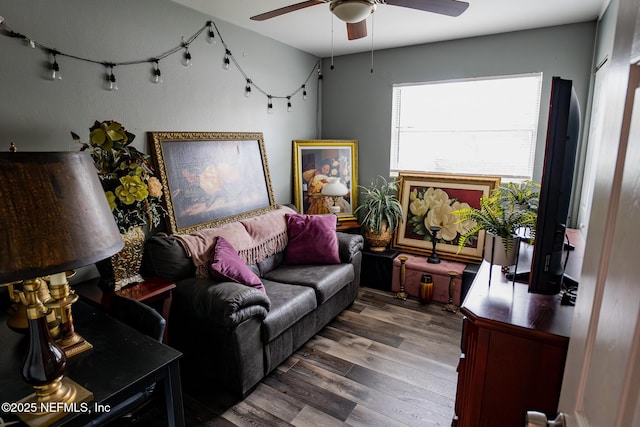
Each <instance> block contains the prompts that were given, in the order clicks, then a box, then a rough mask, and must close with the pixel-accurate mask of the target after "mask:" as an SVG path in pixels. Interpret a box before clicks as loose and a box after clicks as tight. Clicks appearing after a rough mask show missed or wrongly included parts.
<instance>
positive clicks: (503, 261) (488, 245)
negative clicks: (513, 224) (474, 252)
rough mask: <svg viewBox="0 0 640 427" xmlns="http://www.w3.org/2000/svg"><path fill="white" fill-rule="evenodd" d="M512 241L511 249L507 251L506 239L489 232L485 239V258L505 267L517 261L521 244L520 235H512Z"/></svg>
mask: <svg viewBox="0 0 640 427" xmlns="http://www.w3.org/2000/svg"><path fill="white" fill-rule="evenodd" d="M510 239H511V241H512V243H510V244H508V245H507V246H509V247H510V248H509V249H510V250H509V251H507V249H506V246H505V243H506V242H505V241H504V240H505V239H504V238H502V237H500V236H496V235H495V234H492V233H487V234H486V237H485V240H484V259H485V260H486V261H489V262H493V264H495V265H502V266H504V267H507V266H510V265H514V264H515V263H516V254H517V253H518V246H519V245H520V237H517V236H512V237H510Z"/></svg>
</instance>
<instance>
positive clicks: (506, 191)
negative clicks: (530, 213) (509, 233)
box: [494, 180, 540, 210]
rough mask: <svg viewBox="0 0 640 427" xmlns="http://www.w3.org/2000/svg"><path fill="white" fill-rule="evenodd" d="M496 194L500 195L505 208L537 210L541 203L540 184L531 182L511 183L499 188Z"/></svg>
mask: <svg viewBox="0 0 640 427" xmlns="http://www.w3.org/2000/svg"><path fill="white" fill-rule="evenodd" d="M494 193H496V194H498V196H499V197H500V203H501V204H503V205H504V206H513V207H514V208H515V209H520V210H527V209H529V210H531V209H536V208H537V207H538V203H539V202H540V184H539V183H537V182H535V181H531V180H525V181H522V182H519V183H518V182H509V183H507V184H506V185H503V186H501V187H498V188H497V189H496V191H495V192H494Z"/></svg>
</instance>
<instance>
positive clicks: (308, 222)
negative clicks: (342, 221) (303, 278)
mask: <svg viewBox="0 0 640 427" xmlns="http://www.w3.org/2000/svg"><path fill="white" fill-rule="evenodd" d="M285 218H286V220H287V235H288V237H289V243H288V244H287V250H286V252H285V255H284V263H285V264H339V263H340V254H339V252H338V236H337V235H336V217H335V215H297V214H285Z"/></svg>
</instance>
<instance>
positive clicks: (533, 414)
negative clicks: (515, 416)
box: [525, 411, 567, 427]
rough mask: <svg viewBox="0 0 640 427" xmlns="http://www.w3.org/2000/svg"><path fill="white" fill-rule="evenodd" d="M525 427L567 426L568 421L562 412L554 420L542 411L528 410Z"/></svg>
mask: <svg viewBox="0 0 640 427" xmlns="http://www.w3.org/2000/svg"><path fill="white" fill-rule="evenodd" d="M525 427H567V422H566V417H565V415H564V414H563V413H562V412H560V413H559V414H558V416H557V417H556V418H555V419H554V420H549V419H548V418H547V416H546V415H545V414H543V413H542V412H537V411H527V421H526V424H525Z"/></svg>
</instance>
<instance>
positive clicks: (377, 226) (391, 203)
mask: <svg viewBox="0 0 640 427" xmlns="http://www.w3.org/2000/svg"><path fill="white" fill-rule="evenodd" d="M380 180H381V181H382V183H380ZM359 188H360V189H361V190H362V196H363V197H362V201H361V202H360V203H359V205H358V207H357V208H356V209H355V211H354V213H358V212H360V211H363V212H364V217H363V218H362V225H364V226H365V227H367V228H369V230H370V231H372V232H374V233H381V232H382V230H383V228H384V224H386V226H387V227H388V229H389V231H390V232H392V233H393V232H394V231H395V230H396V228H398V226H399V225H400V224H401V223H402V221H403V213H402V205H401V204H400V201H399V200H398V199H397V197H396V193H397V191H398V183H397V181H396V180H391V181H387V180H386V179H384V178H383V177H381V176H380V177H378V179H376V180H375V181H373V182H372V183H371V185H370V186H369V187H364V186H359Z"/></svg>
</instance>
